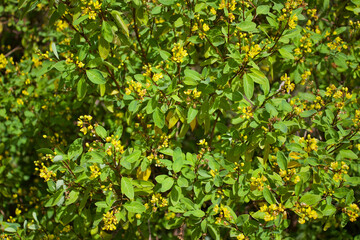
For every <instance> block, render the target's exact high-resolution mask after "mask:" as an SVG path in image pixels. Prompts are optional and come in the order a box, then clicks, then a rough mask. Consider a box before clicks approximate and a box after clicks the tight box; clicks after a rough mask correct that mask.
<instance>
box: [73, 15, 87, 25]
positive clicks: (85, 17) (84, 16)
mask: <svg viewBox="0 0 360 240" xmlns="http://www.w3.org/2000/svg"><path fill="white" fill-rule="evenodd" d="M88 18H89V15H88V14H86V15H83V16H81V17H79V18H77V19H75V20H74V21H73V25H74V26H77V25H79V24H80V23H82V22H83V21H85V20H86V19H88Z"/></svg>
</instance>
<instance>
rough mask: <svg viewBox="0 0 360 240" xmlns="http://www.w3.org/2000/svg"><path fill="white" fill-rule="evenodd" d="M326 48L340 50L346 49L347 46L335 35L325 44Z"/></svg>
mask: <svg viewBox="0 0 360 240" xmlns="http://www.w3.org/2000/svg"><path fill="white" fill-rule="evenodd" d="M327 46H328V48H330V49H331V50H336V51H338V52H341V50H342V49H347V48H348V46H347V45H346V44H345V42H344V41H343V40H342V39H341V37H339V36H338V37H336V38H335V39H334V40H333V41H332V42H329V43H328V44H327Z"/></svg>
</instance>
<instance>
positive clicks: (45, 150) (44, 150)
mask: <svg viewBox="0 0 360 240" xmlns="http://www.w3.org/2000/svg"><path fill="white" fill-rule="evenodd" d="M0 152H1V151H0ZM36 152H38V153H43V154H51V155H54V152H53V151H52V150H51V149H49V148H40V149H38V150H36ZM0 154H1V153H0Z"/></svg>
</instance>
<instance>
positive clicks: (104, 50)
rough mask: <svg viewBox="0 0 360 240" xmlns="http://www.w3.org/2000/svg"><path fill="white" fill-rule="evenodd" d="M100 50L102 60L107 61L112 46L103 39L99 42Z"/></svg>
mask: <svg viewBox="0 0 360 240" xmlns="http://www.w3.org/2000/svg"><path fill="white" fill-rule="evenodd" d="M98 50H99V55H100V57H101V59H103V60H105V59H106V58H107V57H108V56H109V53H110V44H109V43H108V42H107V41H106V40H105V39H104V38H102V37H101V38H100V40H99V45H98Z"/></svg>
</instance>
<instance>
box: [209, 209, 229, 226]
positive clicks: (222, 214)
mask: <svg viewBox="0 0 360 240" xmlns="http://www.w3.org/2000/svg"><path fill="white" fill-rule="evenodd" d="M213 211H214V213H215V214H219V215H218V216H217V217H216V222H215V223H216V224H221V223H222V224H224V225H228V222H229V221H231V220H232V219H233V218H232V216H231V213H230V210H229V208H228V207H227V206H224V205H222V204H221V205H220V206H219V205H218V204H216V205H215V207H214V209H213Z"/></svg>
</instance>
